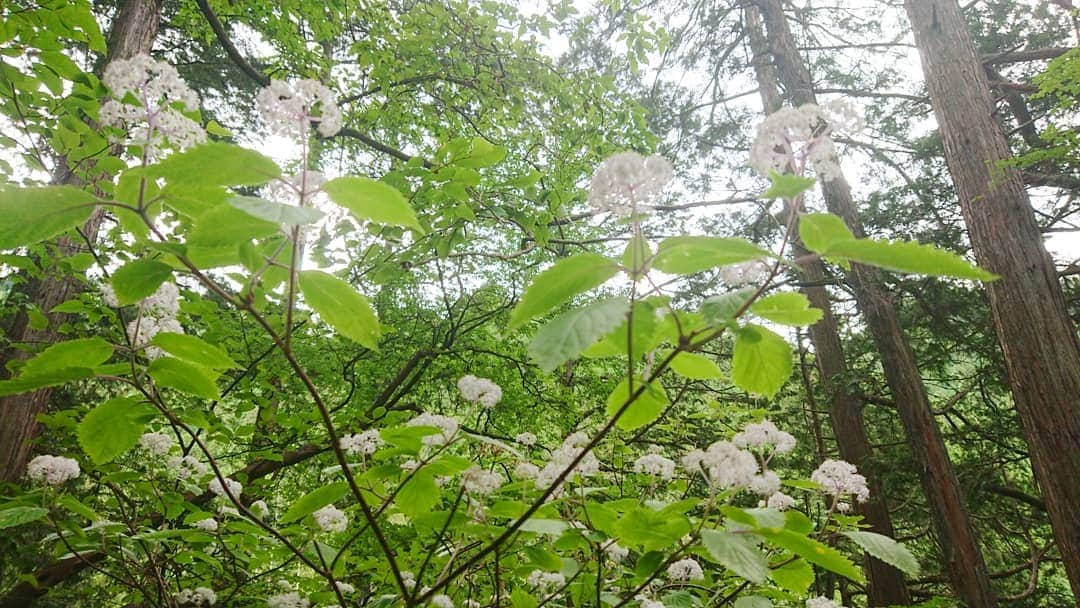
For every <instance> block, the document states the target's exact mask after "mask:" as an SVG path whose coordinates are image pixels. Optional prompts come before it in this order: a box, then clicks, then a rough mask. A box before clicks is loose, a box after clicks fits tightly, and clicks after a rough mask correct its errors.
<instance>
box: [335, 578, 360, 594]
mask: <svg viewBox="0 0 1080 608" xmlns="http://www.w3.org/2000/svg"><path fill="white" fill-rule="evenodd" d="M334 584H335V585H336V586H337V590H338V591H340V592H341V594H342V595H348V594H350V593H353V592H355V591H356V587H353V586H352V585H350V584H349V583H343V582H341V581H336V582H335V583H334Z"/></svg>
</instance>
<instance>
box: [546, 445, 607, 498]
mask: <svg viewBox="0 0 1080 608" xmlns="http://www.w3.org/2000/svg"><path fill="white" fill-rule="evenodd" d="M588 444H589V436H588V435H586V434H585V433H572V434H571V435H569V436H568V437H567V438H566V439H564V440H563V443H562V445H561V446H560V447H559V449H557V450H555V451H554V452H552V453H551V460H549V461H548V463H547V464H546V465H544V468H543V469H541V470H540V473H539V474H537V476H536V487H538V488H540V489H547V488H549V487H551V484H553V483H555V478H557V477H558V476H559V474H560V473H562V472H563V471H564V470H565V469H566V468H567V467H569V466H570V463H571V462H573V461H574V459H575V458H577V457H578V455H579V454H581V452H582V451H583V450H584V449H585V446H586V445H588ZM599 472H600V461H599V460H597V459H596V455H595V454H593V453H592V452H589V453H587V454H585V455H584V456H583V457H582V458H581V462H579V463H578V464H577V466H576V467H575V468H574V470H573V471H572V472H571V473H570V474H568V475H567V476H566V478H567V479H569V478H570V477H571V476H573V475H574V474H577V475H581V476H582V477H588V476H590V475H596V474H597V473H599Z"/></svg>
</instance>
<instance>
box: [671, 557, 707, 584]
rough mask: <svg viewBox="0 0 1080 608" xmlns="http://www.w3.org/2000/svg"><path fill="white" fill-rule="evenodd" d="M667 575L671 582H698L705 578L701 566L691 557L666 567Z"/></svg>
mask: <svg viewBox="0 0 1080 608" xmlns="http://www.w3.org/2000/svg"><path fill="white" fill-rule="evenodd" d="M667 575H668V578H670V579H671V580H673V581H700V580H702V579H704V578H705V573H704V572H703V571H702V570H701V564H699V563H697V561H696V560H695V559H694V558H692V557H687V558H685V559H680V560H679V561H677V562H675V563H673V564H671V565H670V566H668V569H667Z"/></svg>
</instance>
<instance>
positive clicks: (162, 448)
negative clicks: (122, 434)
mask: <svg viewBox="0 0 1080 608" xmlns="http://www.w3.org/2000/svg"><path fill="white" fill-rule="evenodd" d="M139 445H140V446H142V447H143V449H145V450H146V451H147V452H150V454H152V455H154V456H164V455H166V454H168V453H169V450H171V449H172V446H173V438H172V437H170V436H169V435H166V434H165V433H143V434H142V436H141V437H139Z"/></svg>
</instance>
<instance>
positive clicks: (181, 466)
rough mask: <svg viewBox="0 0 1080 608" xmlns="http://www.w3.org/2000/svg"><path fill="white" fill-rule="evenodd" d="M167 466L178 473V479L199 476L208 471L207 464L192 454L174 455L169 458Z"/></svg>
mask: <svg viewBox="0 0 1080 608" xmlns="http://www.w3.org/2000/svg"><path fill="white" fill-rule="evenodd" d="M165 466H166V467H167V468H168V469H169V470H170V471H172V472H173V474H174V475H176V478H177V479H191V478H199V477H202V476H203V475H206V471H207V468H206V465H205V464H203V463H201V462H199V459H198V458H195V457H194V456H192V455H190V454H188V455H187V456H173V457H171V458H169V460H168V461H167V463H166V464H165ZM215 481H217V480H215Z"/></svg>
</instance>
